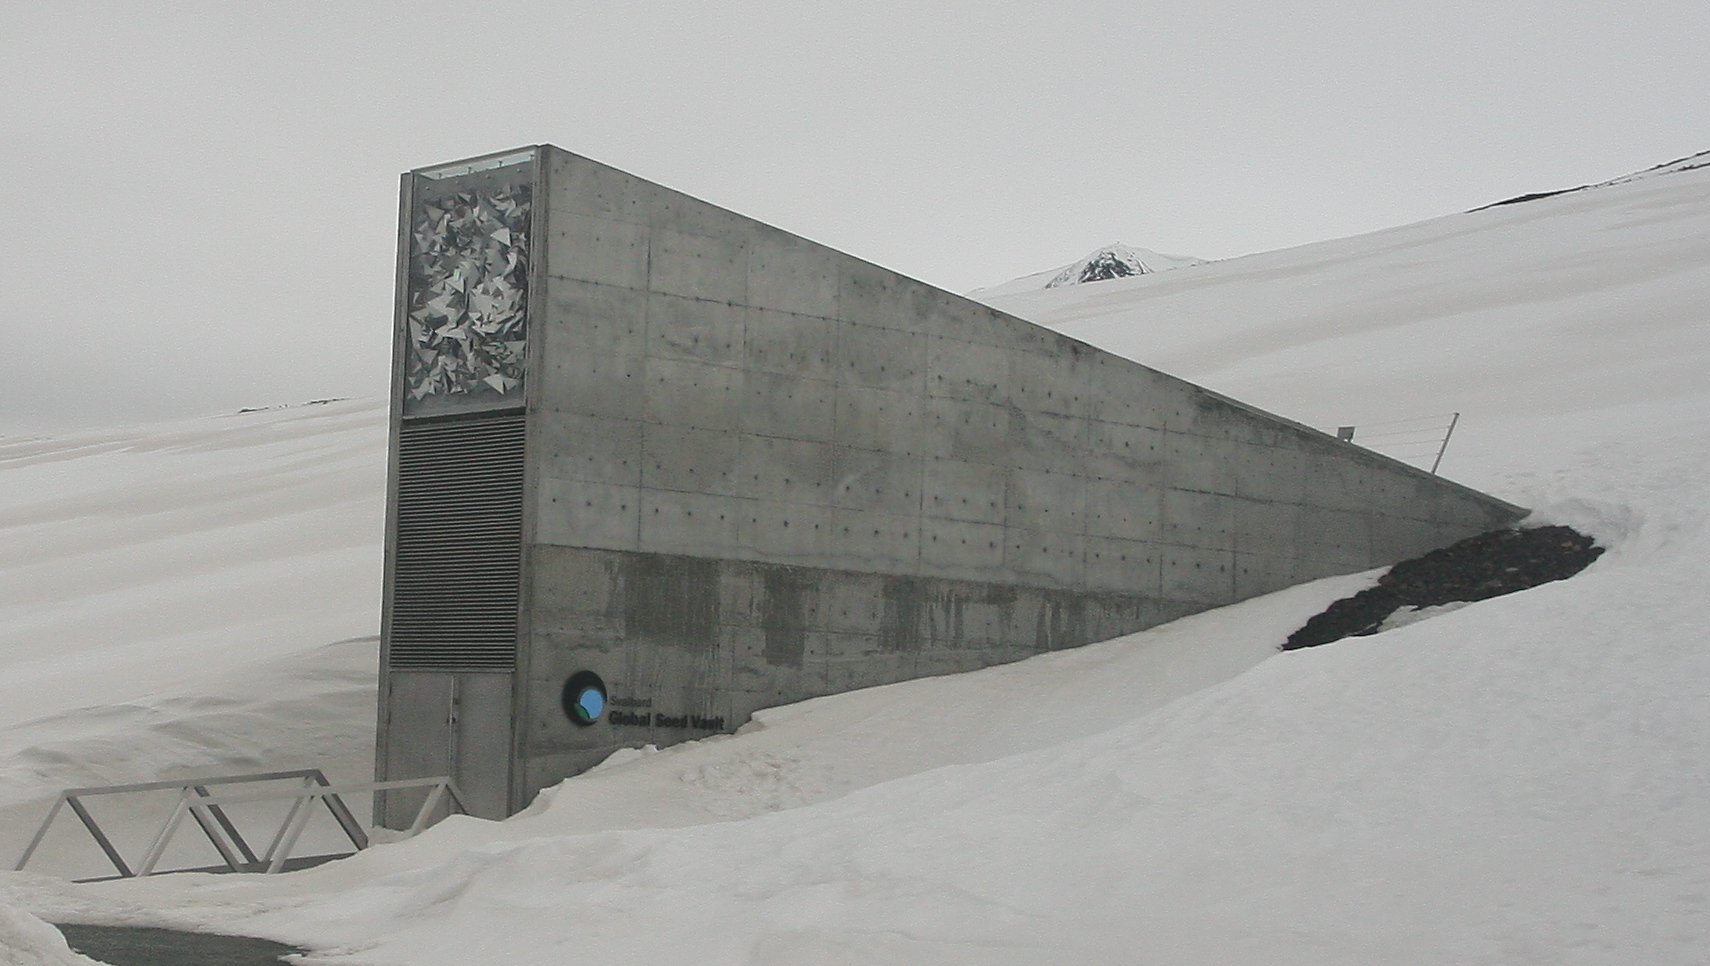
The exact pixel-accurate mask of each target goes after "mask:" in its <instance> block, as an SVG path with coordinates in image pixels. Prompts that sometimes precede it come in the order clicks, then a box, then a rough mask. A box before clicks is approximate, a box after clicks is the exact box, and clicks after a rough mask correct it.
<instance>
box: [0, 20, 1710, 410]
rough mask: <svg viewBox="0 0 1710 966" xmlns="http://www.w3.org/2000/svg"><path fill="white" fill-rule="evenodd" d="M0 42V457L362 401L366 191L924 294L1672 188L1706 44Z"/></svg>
mask: <svg viewBox="0 0 1710 966" xmlns="http://www.w3.org/2000/svg"><path fill="white" fill-rule="evenodd" d="M3 6H4V10H3V11H0V45H3V48H0V54H3V56H0V227H3V229H4V230H3V231H0V332H3V333H4V335H5V347H6V350H5V352H4V353H3V354H0V432H19V431H32V430H47V429H53V428H57V427H62V426H70V425H79V424H89V423H101V422H129V421H136V420H140V419H153V418H161V417H168V416H177V415H192V414H198V413H208V412H220V411H228V410H232V409H236V408H238V407H241V406H261V405H276V404H282V403H290V402H301V401H305V400H309V399H314V398H322V397H329V396H352V395H378V394H382V393H384V391H385V386H386V374H387V352H388V331H389V326H390V324H391V285H392V264H393V246H394V239H395V234H394V233H395V230H396V228H395V220H396V217H397V195H396V192H397V176H398V173H399V172H401V171H404V170H406V169H409V168H413V167H419V166H423V165H427V164H432V163H436V162H441V161H449V160H454V159H457V158H460V157H465V156H469V155H474V154H480V153H486V152H489V151H494V150H499V149H502V148H507V147H512V146H515V145H520V144H530V143H536V142H550V143H554V144H557V145H559V146H560V147H564V148H567V149H569V150H571V151H575V152H577V153H580V154H584V155H587V156H589V157H592V158H595V159H597V160H600V161H604V162H607V163H609V164H613V165H616V166H618V167H620V168H624V169H626V170H628V171H631V172H634V173H635V174H638V175H641V176H643V177H646V178H650V179H652V180H655V181H658V182H661V183H663V184H666V185H669V186H671V187H674V188H678V189H680V190H683V191H686V192H688V193H690V194H693V195H696V196H698V197H701V198H704V199H706V200H708V201H711V202H714V203H716V204H719V205H723V206H725V207H728V208H732V209H735V210H737V211H740V212H743V213H744V214H747V215H751V216H753V217H756V218H759V219H761V220H764V221H767V222H770V223H772V224H775V225H778V226H779V227H782V228H785V229H787V230H790V231H793V232H796V233H798V234H802V235H806V236H807V237H809V238H813V239H815V240H818V241H821V242H825V243H827V244H830V245H832V246H835V247H837V248H841V249H843V250H845V251H848V252H850V253H852V254H854V255H857V256H860V257H862V258H866V259H869V260H872V261H876V262H879V263H881V264H883V265H887V266H889V267H891V268H894V269H897V270H899V271H901V272H904V273H906V274H908V275H911V276H914V277H916V278H920V279H923V280H925V281H928V282H931V283H933V284H936V285H940V286H943V287H945V288H949V289H952V290H956V291H965V290H967V289H970V288H973V287H975V286H979V285H987V284H993V283H997V282H1001V281H1004V280H1006V279H1009V278H1012V277H1015V276H1017V275H1022V274H1026V273H1029V272H1034V271H1040V270H1043V269H1046V268H1050V267H1053V266H1055V265H1058V264H1062V263H1065V262H1068V261H1071V260H1073V259H1075V258H1078V257H1079V256H1081V255H1084V254H1085V253H1086V252H1087V251H1089V250H1091V249H1092V248H1093V247H1095V246H1097V245H1099V244H1102V243H1105V242H1109V241H1115V240H1121V241H1125V242H1127V243H1129V244H1132V245H1138V246H1143V247H1147V248H1153V249H1157V250H1161V251H1167V252H1174V253H1181V254H1190V255H1198V256H1201V257H1206V258H1219V257H1227V256H1232V255H1239V254H1245V253H1248V252H1254V251H1263V250H1267V249H1273V248H1279V247H1283V246H1289V245H1295V244H1301V243H1305V242H1310V241H1317V240H1321V239H1326V238H1333V237H1339V236H1344V235H1350V234H1355V233H1359V232H1364V231H1369V230H1373V229H1377V228H1384V227H1388V226H1391V225H1397V224H1403V223H1406V222H1410V221H1416V220H1419V219H1422V218H1428V217H1432V216H1435V215H1440V214H1446V213H1449V212H1453V211H1458V210H1462V209H1465V208H1469V207H1473V206H1476V205H1480V204H1485V203H1488V202H1491V201H1496V200H1498V199H1501V198H1504V197H1508V196H1511V195H1515V194H1520V193H1523V192H1528V191H1538V190H1546V189H1553V188H1562V187H1570V186H1573V185H1577V184H1581V183H1585V182H1588V181H1598V180H1602V179H1605V178H1609V177H1614V176H1616V175H1620V174H1625V173H1627V172H1629V171H1632V170H1635V169H1638V168H1643V167H1648V166H1650V165H1652V164H1657V163H1660V162H1663V161H1668V160H1671V159H1673V158H1676V157H1679V156H1682V155H1686V154H1691V153H1693V152H1696V151H1702V150H1705V149H1710V82H1707V80H1706V75H1705V70H1704V69H1705V64H1706V58H1707V56H1710V55H1707V52H1710V5H1707V4H1705V3H1704V2H1703V0H1648V2H1646V3H1631V2H1602V0H1598V2H1591V0H1552V2H1520V0H1482V2H1467V3H1460V2H1437V0H1417V2H1410V3H1382V2H1378V3H1373V2H1372V0H1346V2H1343V0H1300V2H1297V3H1293V4H1279V3H1270V2H1266V3H1259V2H1247V0H1243V2H1229V3H1217V2H1214V0H1212V2H1201V3H1180V2H1174V3H1161V2H1148V0H1134V2H1128V3H1074V2H1060V3H1053V4H1045V3H1002V2H985V3H963V2H947V0H918V2H913V3H887V2H874V0H864V2H854V0H849V2H843V3H837V4H821V3H745V2H735V0H725V2H720V3H672V2H648V0H630V2H625V3H579V2H573V0H571V2H551V3H504V2H482V3H452V2H425V3H413V4H394V3H350V2H347V3H297V4H270V3H260V2H250V3H241V4H240V3H221V4H195V3H168V2H150V3H143V2H113V3H75V2H58V0H38V2H33V3H26V2H13V3H7V4H4V5H3Z"/></svg>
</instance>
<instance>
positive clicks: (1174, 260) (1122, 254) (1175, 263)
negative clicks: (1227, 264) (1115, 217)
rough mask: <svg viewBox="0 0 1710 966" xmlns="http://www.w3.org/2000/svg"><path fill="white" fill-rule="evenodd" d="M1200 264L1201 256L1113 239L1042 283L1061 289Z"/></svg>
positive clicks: (1047, 286) (1201, 263) (1202, 261)
mask: <svg viewBox="0 0 1710 966" xmlns="http://www.w3.org/2000/svg"><path fill="white" fill-rule="evenodd" d="M1203 264H1205V260H1204V259H1200V258H1186V257H1183V256H1180V255H1163V254H1160V253H1158V252H1154V251H1150V250H1148V249H1145V248H1130V247H1128V246H1127V245H1124V244H1122V243H1121V242H1112V243H1111V244H1109V245H1105V246H1103V247H1102V248H1099V249H1097V250H1095V251H1094V252H1093V253H1092V254H1090V255H1088V256H1087V257H1085V258H1083V259H1081V260H1080V261H1078V262H1076V263H1074V264H1073V265H1070V266H1069V267H1068V268H1065V269H1063V270H1062V271H1060V272H1058V273H1057V274H1056V276H1055V277H1053V278H1052V279H1051V280H1050V281H1049V282H1046V283H1045V287H1046V288H1061V287H1063V286H1064V285H1084V284H1086V283H1088V282H1103V281H1108V280H1110V279H1113V278H1128V277H1130V276H1134V275H1150V274H1152V273H1153V272H1161V271H1164V270H1165V269H1170V268H1181V267H1183V266H1186V265H1203Z"/></svg>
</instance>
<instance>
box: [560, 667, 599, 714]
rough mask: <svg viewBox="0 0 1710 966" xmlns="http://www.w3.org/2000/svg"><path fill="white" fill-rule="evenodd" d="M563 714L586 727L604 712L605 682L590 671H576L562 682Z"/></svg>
mask: <svg viewBox="0 0 1710 966" xmlns="http://www.w3.org/2000/svg"><path fill="white" fill-rule="evenodd" d="M563 703H564V714H565V716H566V717H568V718H569V719H570V720H571V722H573V723H575V724H577V725H581V726H583V727H587V726H588V725H591V724H593V723H594V722H596V721H598V720H600V715H602V714H605V713H606V682H604V681H602V680H600V676H599V675H598V674H595V673H594V672H592V671H577V672H576V673H575V674H572V675H570V679H569V680H568V681H565V682H564V697H563Z"/></svg>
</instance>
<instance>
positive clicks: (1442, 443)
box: [1336, 413, 1461, 474]
mask: <svg viewBox="0 0 1710 966" xmlns="http://www.w3.org/2000/svg"><path fill="white" fill-rule="evenodd" d="M1460 419H1461V414H1460V413H1439V414H1437V415H1433V416H1414V417H1411V418H1409V419H1392V420H1388V421H1386V422H1378V423H1363V424H1360V425H1357V426H1341V427H1338V428H1337V431H1336V435H1337V436H1338V437H1340V438H1341V439H1344V440H1347V441H1348V442H1351V443H1356V444H1358V445H1360V446H1363V447H1365V448H1366V449H1369V450H1372V451H1374V452H1378V453H1382V454H1383V455H1385V456H1388V457H1390V458H1392V459H1397V460H1400V461H1401V462H1403V463H1407V464H1410V465H1412V466H1417V467H1419V468H1420V469H1422V470H1425V471H1426V472H1428V473H1433V474H1435V473H1436V472H1437V468H1438V467H1439V466H1441V465H1442V462H1443V453H1444V452H1446V451H1447V450H1448V448H1449V438H1450V437H1451V436H1453V435H1454V433H1455V425H1456V424H1457V423H1459V422H1460Z"/></svg>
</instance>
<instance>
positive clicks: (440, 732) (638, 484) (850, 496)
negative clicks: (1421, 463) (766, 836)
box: [377, 146, 1521, 825]
mask: <svg viewBox="0 0 1710 966" xmlns="http://www.w3.org/2000/svg"><path fill="white" fill-rule="evenodd" d="M402 220H403V230H402V232H401V235H400V244H401V251H400V271H399V304H398V321H397V344H396V345H397V350H396V358H397V366H396V373H395V379H394V396H393V398H394V408H393V444H392V467H393V472H392V477H391V480H392V482H391V492H390V510H389V517H390V522H389V527H388V560H387V580H386V586H387V592H386V602H385V619H384V627H383V640H384V646H383V653H382V662H383V667H382V683H381V699H380V729H379V748H378V765H377V770H378V777H379V778H381V779H393V778H407V777H419V776H423V775H434V774H445V773H450V774H452V775H454V777H455V778H456V780H457V781H458V783H459V784H460V785H461V787H462V790H463V792H464V797H465V800H466V802H467V804H468V805H469V807H470V810H471V811H472V812H474V813H475V814H480V815H487V816H491V817H500V816H503V815H506V814H509V813H511V812H513V811H515V810H517V809H518V808H521V807H522V806H523V805H526V804H527V802H528V801H529V800H530V798H531V797H532V796H533V794H534V793H535V792H536V791H537V790H539V789H540V788H542V787H544V786H546V785H549V784H552V783H554V782H556V781H558V780H560V779H562V778H564V777H566V776H568V775H572V774H575V773H576V772H579V771H581V770H583V769H585V768H587V767H589V766H590V765H592V764H594V763H595V762H597V761H599V760H600V759H601V758H602V757H604V756H605V755H607V754H609V753H610V752H611V751H612V750H613V749H615V748H618V747H622V746H629V745H640V744H644V743H655V744H661V745H663V744H668V743H671V742H675V741H681V740H684V739H688V738H695V737H700V736H704V735H707V734H711V733H715V732H721V731H730V730H733V729H734V728H736V727H737V726H739V725H740V724H742V723H743V722H744V721H745V720H747V718H748V716H749V715H750V714H751V713H752V712H753V711H755V710H756V709H759V708H764V707H768V706H771V705H777V704H783V703H786V702H790V701H795V700H799V699H802V698H806V697H810V696H813V695H819V694H827V693H831V692H836V691H843V690H848V689H852V688H859V687H866V686H870V685H876V684H882V683H886V682H891V681H898V680H903V679H906V678H913V677H918V676H922V675H930V674H941V673H946V672H952V671H962V670H969V669H973V668H978V667H982V666H986V665H990V664H996V663H1000V662H1004V661H1013V660H1016V659H1019V658H1022V657H1026V656H1028V655H1031V654H1036V653H1039V652H1041V651H1047V650H1053V649H1058V648H1065V647H1075V646H1078V645H1081V644H1086V643H1089V642H1092V641H1097V640H1102V639H1106V638H1109V637H1113V636H1116V635H1120V634H1124V633H1129V632H1132V631H1136V630H1140V629H1143V628H1146V627H1150V626H1153V625H1155V624H1159V623H1162V622H1164V621H1168V620H1171V619H1173V618H1176V617H1180V616H1183V615H1186V614H1190V613H1193V612H1195V611H1199V610H1203V609H1206V608H1210V607H1216V606H1219V605H1222V604H1227V603H1230V602H1233V601H1236V600H1240V599H1242V598H1245V597H1250V596H1253V595H1255V594H1262V593H1265V592H1268V591H1272V590H1276V589H1279V588H1281V587H1285V586H1288V585H1290V584H1294V583H1297V582H1300V581H1304V580H1311V579H1314V578H1317V577H1322V576H1327V575H1330V574H1337V573H1346V572H1350V571H1355V570H1360V569H1364V568H1368V567H1372V566H1376V565H1381V564H1386V563H1392V562H1395V561H1397V560H1401V559H1404V558H1407V557H1411V556H1415V555H1418V554H1420V553H1423V552H1425V551H1428V550H1430V549H1433V548H1435V547H1439V546H1443V545H1446V544H1448V543H1451V542H1453V541H1455V540H1458V539H1460V538H1463V537H1466V536H1469V535H1471V534H1474V533H1478V532H1481V531H1484V530H1488V529H1492V528H1495V527H1498V526H1501V525H1505V524H1507V523H1510V522H1512V521H1513V520H1515V519H1517V517H1518V516H1519V515H1520V513H1521V511H1520V510H1519V509H1518V508H1516V507H1514V506H1511V505H1509V504H1507V503H1503V502H1501V501H1499V500H1495V499H1493V498H1491V497H1488V496H1485V495H1483V494H1481V493H1478V492H1475V491H1473V490H1469V489H1467V488H1465V487H1462V486H1459V485H1456V484H1454V483H1451V482H1449V481H1446V480H1443V479H1441V478H1438V477H1433V476H1430V475H1428V474H1425V473H1423V472H1421V471H1419V470H1416V469H1414V468H1412V467H1409V466H1406V465H1404V464H1401V463H1398V462H1395V461H1393V460H1390V459H1387V458H1385V457H1382V456H1378V455H1376V454H1374V453H1371V452H1369V451H1366V450H1363V449H1360V448H1358V447H1355V446H1353V445H1350V444H1348V443H1343V442H1340V441H1338V440H1336V439H1335V438H1333V437H1330V436H1327V435H1325V434H1323V433H1320V432H1317V431H1315V430H1312V429H1310V428H1307V427H1305V426H1301V425H1298V424H1295V423H1292V422H1289V421H1287V420H1284V419H1280V418H1278V417H1275V416H1272V415H1269V414H1267V413H1263V412H1260V411H1258V410H1255V409H1253V408H1251V407H1248V406H1245V405H1243V404H1241V403H1239V402H1236V401H1234V400H1231V399H1228V398H1225V397H1222V396H1219V395H1217V394H1215V393H1212V392H1208V391H1207V390H1204V389H1201V388H1199V387H1197V386H1194V385H1191V384H1189V383H1186V382H1183V381H1181V380H1179V379H1175V378H1172V377H1170V376H1167V375H1164V374H1162V373H1159V372H1156V371H1153V370H1151V369H1148V368H1146V367H1145V366H1142V365H1138V364H1135V363H1133V362H1130V361H1128V360H1125V359H1121V358H1118V357H1116V356H1112V355H1110V354H1108V353H1105V352H1102V351H1100V350H1098V349H1095V348H1092V347H1091V346H1088V345H1085V344H1083V343H1080V342H1077V341H1075V340H1074V339H1070V338H1067V337H1065V336H1063V335H1060V334H1058V333H1056V332H1053V331H1050V330H1048V329H1045V328H1042V327H1039V326H1036V325H1033V324H1031V323H1029V322H1026V321H1024V320H1022V319H1019V318H1015V317H1012V316H1008V315H1005V314H1004V313H1001V312H998V311H995V310H993V309H990V308H987V307H986V306H983V305H980V304H977V303H974V302H970V301H968V300H966V299H963V298H960V297H958V296H955V295H952V294H950V293H948V292H943V291H940V290H938V289H935V288H932V287H931V286H928V285H924V284H922V283H920V282H916V281H913V280H912V279H908V278H905V277H903V276H900V275H898V274H896V273H894V272H891V271H888V270H886V269H883V268H880V267H878V266H875V265H871V264H869V263H866V262H863V261H860V260H859V259H856V258H853V257H850V256H848V255H845V254H842V253H841V252H837V251H833V250H831V249H829V248H826V247H824V246H822V245H817V244H814V243H813V242H809V241H806V240H804V239H801V238H798V237H796V236H793V235H790V234H788V233H786V232H783V231H780V230H778V229H776V228H772V227H770V226H768V225H764V224H761V223H759V222H756V221H753V220H752V219H748V218H744V217H742V216H740V215H737V214H734V213H732V212H729V211H725V210H723V209H720V208H717V207H714V206H713V205H710V204H707V203H705V202H702V201H698V200H696V199H694V198H690V197H687V196H685V195H683V194H680V193H678V192H675V191H671V190H669V189H667V188H663V187H660V186H659V185H655V184H652V183H649V182H647V181H644V180H642V179H640V178H636V177H633V176H631V175H628V174H625V173H623V172H621V171H618V170H615V169H613V168H610V167H607V166H605V165H601V164H598V163H596V162H593V161H590V160H587V159H585V158H581V157H578V156H576V155H574V154H570V153H568V152H565V151H562V150H559V149H557V148H553V147H550V146H539V147H534V148H528V149H525V150H522V151H518V152H512V153H510V154H508V155H499V156H493V157H490V158H482V159H476V160H474V161H470V162H461V163H458V164H455V165H447V166H441V167H438V168H431V169H423V170H420V171H416V172H412V173H410V174H408V175H406V176H405V177H404V189H403V213H402ZM394 797H395V798H396V799H397V800H396V801H392V802H388V803H384V804H383V805H382V806H381V808H380V811H381V815H380V818H381V820H382V821H383V822H386V823H387V824H394V825H395V824H396V823H397V822H398V821H400V820H403V819H402V817H403V816H405V815H408V814H413V811H412V809H413V807H414V802H413V801H410V800H405V799H404V798H403V797H401V796H394Z"/></svg>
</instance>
